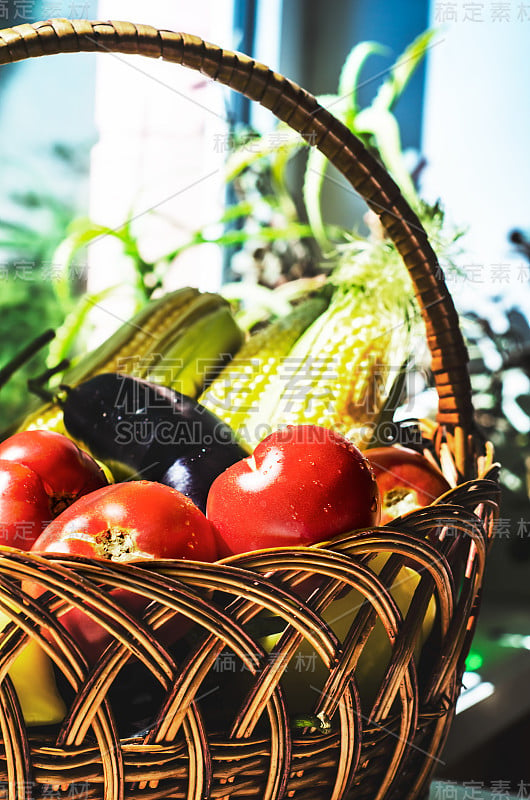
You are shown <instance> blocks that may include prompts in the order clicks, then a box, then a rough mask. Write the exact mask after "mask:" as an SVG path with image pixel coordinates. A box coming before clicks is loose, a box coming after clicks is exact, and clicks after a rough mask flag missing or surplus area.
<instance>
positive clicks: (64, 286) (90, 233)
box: [54, 217, 128, 304]
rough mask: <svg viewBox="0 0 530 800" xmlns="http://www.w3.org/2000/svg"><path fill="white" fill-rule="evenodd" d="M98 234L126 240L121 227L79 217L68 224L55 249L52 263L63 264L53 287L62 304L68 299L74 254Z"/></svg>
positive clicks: (67, 301) (97, 237)
mask: <svg viewBox="0 0 530 800" xmlns="http://www.w3.org/2000/svg"><path fill="white" fill-rule="evenodd" d="M100 236H114V237H116V238H117V239H120V240H121V241H123V242H124V244H126V243H127V242H128V238H127V237H125V236H124V233H123V231H122V230H121V229H114V228H109V227H107V226H106V225H98V224H97V223H95V222H93V221H92V220H91V219H89V218H87V217H81V218H79V219H77V220H75V221H74V222H73V223H72V224H71V225H70V227H69V232H68V235H67V236H66V237H65V238H64V239H63V241H62V242H61V243H60V245H59V246H58V247H57V249H56V250H55V253H54V263H55V264H62V265H63V271H62V274H61V275H59V276H58V277H57V278H56V279H55V289H56V292H57V296H58V297H59V299H60V300H61V302H63V303H64V304H68V303H69V301H70V269H71V266H72V263H73V260H74V257H75V255H76V254H77V253H78V252H79V251H80V250H82V249H83V248H84V247H87V245H89V244H90V243H91V242H93V241H94V240H95V239H99V237H100Z"/></svg>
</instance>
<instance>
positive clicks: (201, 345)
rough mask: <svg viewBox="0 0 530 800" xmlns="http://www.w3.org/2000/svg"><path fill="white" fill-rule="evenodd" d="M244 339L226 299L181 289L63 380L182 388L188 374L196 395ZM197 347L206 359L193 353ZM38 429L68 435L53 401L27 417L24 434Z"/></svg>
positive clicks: (124, 328) (155, 304)
mask: <svg viewBox="0 0 530 800" xmlns="http://www.w3.org/2000/svg"><path fill="white" fill-rule="evenodd" d="M242 341H243V333H242V331H241V330H240V329H239V327H238V325H237V324H236V322H235V320H234V318H233V316H232V314H231V313H230V309H229V305H228V303H227V301H226V300H225V299H224V298H222V297H221V296H220V295H218V294H215V293H201V292H199V291H198V290H197V289H191V288H186V289H181V290H178V291H176V292H172V293H170V294H167V295H164V296H163V297H162V298H160V299H157V300H155V301H152V302H150V303H148V304H147V305H146V306H145V307H144V308H143V309H142V310H141V311H140V312H139V313H138V314H136V315H135V316H134V317H133V318H132V319H131V320H129V321H128V322H126V323H125V324H123V325H122V326H121V327H120V328H119V329H118V330H117V331H116V333H114V334H113V336H111V337H110V338H109V339H108V340H107V341H106V342H104V343H103V344H102V345H101V346H100V347H98V348H97V349H96V350H94V351H93V352H91V353H89V354H87V355H86V356H84V357H83V358H81V359H80V361H79V362H78V363H77V364H76V365H75V366H73V367H72V368H71V369H69V370H68V371H67V372H66V373H65V374H64V376H63V378H62V382H63V383H65V384H67V385H69V386H75V385H77V384H79V383H81V382H83V381H85V380H88V379H89V378H91V377H92V376H93V375H97V374H99V373H103V372H122V373H124V374H128V375H134V376H136V377H139V378H144V377H149V378H150V379H151V380H153V381H154V382H162V381H163V380H166V381H168V382H169V385H174V387H175V388H179V386H178V383H179V380H180V371H181V370H182V371H183V372H184V375H183V378H184V379H185V387H186V389H187V390H188V391H189V393H190V394H192V396H194V397H196V396H197V394H198V393H199V392H200V391H201V389H202V388H203V386H204V384H205V380H206V379H207V378H208V375H212V374H215V371H216V370H218V369H220V368H221V366H222V365H223V364H224V363H225V360H226V359H227V358H229V357H231V356H232V355H233V354H234V353H235V352H236V351H237V350H238V348H239V347H240V345H241V343H242ZM181 345H182V354H181V353H180V349H179V348H180V346H181ZM194 346H195V347H196V349H197V353H198V354H200V358H197V357H195V356H194V355H193V348H194ZM205 364H206V367H207V368H206V370H205ZM183 383H184V381H183ZM35 428H47V429H50V430H57V431H59V432H61V433H64V432H65V431H64V426H63V424H62V411H61V408H60V406H59V405H58V404H57V403H55V402H50V403H47V404H46V405H44V406H42V407H40V408H38V409H37V410H36V411H34V412H32V413H31V414H30V415H29V416H28V417H26V419H25V420H24V422H23V424H22V426H21V427H20V430H26V429H35Z"/></svg>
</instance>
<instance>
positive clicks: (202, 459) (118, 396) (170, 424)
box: [62, 372, 248, 511]
mask: <svg viewBox="0 0 530 800" xmlns="http://www.w3.org/2000/svg"><path fill="white" fill-rule="evenodd" d="M62 388H63V389H64V390H65V397H64V398H63V401H62V406H63V417H64V425H65V428H66V430H67V432H68V433H69V434H70V436H72V437H73V438H74V439H76V440H77V441H78V442H80V443H81V444H82V445H84V446H85V447H86V448H87V450H89V452H90V453H91V454H92V455H93V456H95V458H98V459H100V460H101V461H103V462H105V463H107V464H108V465H109V467H110V469H111V470H112V471H113V473H114V474H115V476H116V477H117V478H118V479H124V478H142V479H145V480H149V481H158V482H159V483H164V484H166V485H167V486H172V487H173V488H174V489H177V490H178V491H179V492H182V494H185V495H186V496H187V497H189V498H190V499H191V500H193V502H194V503H195V504H196V505H197V506H198V507H199V508H200V509H201V511H205V509H206V498H207V496H208V491H209V489H210V486H211V485H212V483H213V481H214V480H215V478H216V477H217V476H218V475H219V474H220V473H221V472H223V471H224V470H225V469H226V468H227V467H229V466H231V465H232V464H234V463H235V462H236V461H239V460H241V459H242V458H246V456H247V455H248V452H247V451H246V450H244V449H243V448H242V447H241V445H240V444H238V442H237V440H236V438H235V436H234V433H233V431H232V429H231V428H230V427H229V426H228V425H226V424H225V423H224V422H223V421H222V420H220V419H219V418H218V417H217V416H215V414H212V412H211V411H208V410H207V409H206V408H204V406H202V405H201V404H200V403H198V402H197V401H196V400H194V399H193V398H191V397H188V396H187V395H184V394H181V393H180V392H177V391H175V390H174V389H171V388H169V387H166V386H158V385H157V384H154V383H150V382H148V381H145V380H141V379H139V378H133V377H131V376H130V375H122V374H120V373H116V372H111V373H103V374H100V375H96V376H95V377H93V378H90V379H89V380H87V381H85V382H84V383H80V384H79V385H78V386H75V387H71V388H70V387H62Z"/></svg>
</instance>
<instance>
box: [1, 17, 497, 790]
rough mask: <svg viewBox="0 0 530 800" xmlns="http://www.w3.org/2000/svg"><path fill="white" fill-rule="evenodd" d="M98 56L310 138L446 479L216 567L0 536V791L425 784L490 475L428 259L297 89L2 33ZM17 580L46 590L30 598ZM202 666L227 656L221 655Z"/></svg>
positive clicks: (250, 70)
mask: <svg viewBox="0 0 530 800" xmlns="http://www.w3.org/2000/svg"><path fill="white" fill-rule="evenodd" d="M98 50H102V51H106V52H119V53H136V54H142V55H145V56H149V57H152V58H164V59H166V60H168V61H175V62H177V63H179V64H183V65H185V66H187V67H191V68H193V69H195V70H200V71H201V72H202V73H204V74H205V75H207V76H209V77H210V78H213V79H214V80H217V81H220V82H221V83H223V84H225V85H227V86H230V87H231V88H233V89H236V90H238V91H240V92H242V93H244V94H245V95H247V96H248V97H249V98H251V99H252V100H254V101H257V102H260V103H261V104H263V105H264V106H266V107H267V108H269V109H271V110H272V111H273V113H274V114H276V115H277V117H278V118H280V119H281V120H283V121H285V122H287V123H288V124H289V125H290V126H291V127H292V128H293V129H295V130H297V131H299V132H301V133H302V134H303V135H304V136H305V137H306V138H307V140H308V141H309V142H312V143H314V144H315V145H316V146H317V147H318V148H319V149H320V150H321V151H322V152H323V153H324V154H325V155H326V156H327V158H328V159H329V160H330V161H331V162H332V163H333V164H334V165H335V166H336V167H337V168H338V169H339V170H340V171H341V172H342V173H343V174H344V176H346V178H347V179H348V180H349V181H350V182H351V184H352V186H353V187H354V188H355V189H356V190H357V191H358V192H359V193H360V194H361V195H362V196H363V197H364V199H365V200H366V202H367V203H368V205H369V207H370V208H371V209H373V210H374V211H375V212H376V213H377V214H378V215H379V217H380V219H381V221H382V224H383V226H384V228H385V230H386V232H387V234H388V235H389V237H391V239H392V240H393V241H394V243H395V245H396V247H397V249H398V251H399V253H400V254H401V257H402V259H403V260H404V262H405V264H406V265H407V267H408V269H409V271H410V274H411V276H412V280H413V282H414V286H415V290H416V294H417V297H418V300H419V303H420V305H421V308H422V312H423V315H424V319H425V323H426V330H427V337H428V344H429V347H430V350H431V353H432V368H433V372H434V377H435V383H436V388H437V391H438V395H439V414H438V424H437V425H436V426H433V430H432V432H431V434H432V435H431V437H430V438H431V442H432V447H433V452H434V453H435V454H436V455H437V456H438V458H439V459H440V460H441V462H442V464H443V465H444V468H445V469H446V470H447V469H451V470H455V471H456V472H455V474H456V475H457V476H458V484H459V485H457V486H456V488H455V489H453V490H452V491H451V492H449V493H448V494H446V495H444V496H443V497H442V498H441V499H440V500H438V501H436V502H435V503H434V504H433V505H432V506H430V507H429V508H427V509H423V510H421V511H418V512H415V513H413V514H411V515H408V516H407V517H406V518H403V519H402V520H398V521H396V522H395V523H394V524H392V525H388V526H386V527H384V528H376V529H372V530H367V531H361V532H357V533H354V534H350V535H348V536H343V537H339V538H338V539H336V540H334V541H333V542H332V543H328V544H325V545H322V546H318V547H313V548H308V549H301V548H285V549H281V550H271V551H260V552H259V553H251V554H248V555H245V556H240V557H237V558H236V559H234V560H232V561H231V562H230V563H227V564H202V563H192V562H186V561H175V562H167V561H166V562H149V563H147V564H146V565H145V566H143V565H123V564H117V563H113V562H105V563H102V562H94V561H91V560H89V559H83V558H70V557H64V558H63V557H60V558H59V557H57V556H55V557H52V556H46V557H40V556H36V555H33V554H29V553H25V552H20V551H17V550H5V551H4V552H2V555H1V557H0V610H2V611H3V612H4V613H6V614H8V615H9V616H10V617H11V618H12V619H13V624H11V625H9V626H8V627H7V628H6V629H5V630H4V631H3V633H2V635H1V637H0V665H1V671H0V675H1V683H0V725H1V736H2V740H3V747H2V750H1V752H0V789H2V790H4V791H5V793H6V795H8V796H9V797H10V798H15V797H16V798H20V800H21V799H22V798H27V797H28V796H29V795H30V794H31V795H32V796H34V797H41V796H42V797H45V796H48V797H49V796H51V795H53V796H54V797H70V798H71V797H73V796H74V795H76V796H79V797H81V796H83V797H85V796H86V797H87V798H88V797H90V798H92V797H94V798H95V797H105V798H112V799H113V800H118V798H124V797H133V796H134V797H135V798H145V800H148V799H149V800H154V798H158V797H171V798H188V800H191V799H192V798H195V800H199V798H232V797H237V798H265V799H266V800H278V798H280V797H295V798H297V800H298V799H299V800H302V799H303V800H310V798H318V799H319V800H321V799H322V798H333V800H339V799H340V798H345V797H354V798H365V797H366V798H370V800H376V798H377V799H378V800H379V799H380V798H404V797H407V798H409V800H412V798H417V797H423V796H425V795H426V794H427V793H428V786H429V780H430V777H431V775H432V772H433V769H434V768H435V766H436V764H437V762H438V761H439V759H440V754H441V752H442V748H443V745H444V741H445V739H446V736H447V733H448V730H449V727H450V724H451V720H452V717H453V714H454V709H455V703H456V698H457V696H458V693H459V690H460V684H461V676H462V672H463V668H464V660H465V657H466V654H467V652H468V649H469V645H470V642H471V638H472V635H473V629H474V625H475V621H476V615H477V611H478V607H479V601H480V593H481V585H482V580H483V574H484V567H485V560H486V555H487V551H488V545H489V542H490V540H491V538H492V530H493V523H494V520H495V515H496V513H497V501H498V483H497V468H496V466H495V465H493V464H492V460H491V450H490V448H488V447H487V446H486V447H484V446H483V445H482V444H481V443H480V440H479V438H478V437H477V435H476V434H475V432H474V429H473V408H472V402H471V391H470V382H469V377H468V372H467V365H466V360H467V356H466V349H465V345H464V343H463V340H462V337H461V334H460V330H459V326H458V319H457V315H456V312H455V309H454V306H453V303H452V300H451V297H450V295H449V293H448V291H447V288H446V285H445V283H444V279H443V276H442V274H441V271H440V269H439V267H438V264H437V261H436V256H435V254H434V252H433V250H432V249H431V247H430V245H429V243H428V241H427V237H426V234H425V232H424V230H423V228H422V226H421V224H420V222H419V221H418V219H417V218H416V216H415V215H414V213H413V212H412V211H411V210H410V208H409V207H408V206H407V204H406V203H405V201H404V200H403V198H402V196H401V195H400V192H399V190H398V189H397V187H396V186H395V184H394V183H393V181H392V180H391V179H390V178H389V176H388V175H387V174H386V172H385V171H384V169H383V168H382V167H381V165H380V164H379V163H378V162H376V161H375V160H374V159H373V158H372V157H371V156H370V155H369V154H368V153H367V152H366V150H365V149H364V148H363V146H362V145H361V144H360V142H359V141H358V140H357V139H356V138H355V137H354V136H353V135H352V134H351V133H350V132H349V131H348V130H347V129H346V128H345V127H344V126H343V125H342V124H341V123H340V122H338V121H337V120H336V119H335V118H334V117H333V116H332V115H331V114H330V113H329V112H327V111H326V110H325V109H323V108H322V107H320V106H319V105H318V103H317V101H316V100H315V98H314V97H312V96H311V95H310V94H308V93H307V92H306V91H304V90H303V89H301V88H299V87H298V86H296V85H295V84H293V83H292V82H290V81H288V80H287V79H286V78H284V77H282V76H281V75H278V74H275V73H273V72H272V71H271V70H269V69H268V68H266V67H264V66H263V65H261V64H256V63H255V62H254V61H252V60H250V59H249V58H247V57H245V56H243V55H241V54H236V53H232V52H227V51H224V50H221V49H220V48H218V47H216V46H214V45H211V44H208V43H206V42H204V41H202V40H201V39H198V38H196V37H192V36H188V35H185V34H180V33H172V32H168V31H162V30H156V29H155V28H151V27H148V26H136V25H133V24H131V23H128V22H104V23H102V22H97V23H93V22H88V21H84V20H82V21H68V20H52V21H47V22H42V23H37V24H34V25H29V24H27V25H21V26H19V27H16V28H12V29H9V30H4V31H1V32H0V63H6V62H12V61H17V60H20V59H25V58H32V57H34V56H42V55H48V54H55V53H59V52H77V51H98ZM380 552H384V553H390V554H391V555H390V557H389V558H388V560H387V562H386V564H385V566H384V567H383V569H382V570H380V571H379V572H377V571H373V570H371V569H370V566H369V564H370V560H371V558H372V557H373V555H374V554H376V553H380ZM405 564H406V565H407V566H408V568H410V569H414V570H416V572H417V573H418V580H419V582H418V584H417V589H416V591H415V593H414V596H413V599H412V602H411V604H410V607H409V610H408V612H407V614H406V615H405V616H404V617H403V616H402V615H401V613H400V611H399V608H398V606H397V604H396V602H395V601H394V600H393V597H392V595H391V594H390V592H389V588H388V587H391V586H392V583H393V581H394V579H395V577H396V575H397V573H398V572H399V570H400V569H401V568H402V567H403V565H405ZM315 576H318V585H317V588H316V589H315V590H314V591H313V592H312V594H311V596H310V597H309V598H305V600H302V599H301V598H302V595H301V592H300V583H301V582H302V585H307V583H308V582H307V578H308V577H311V579H312V580H313V581H315V580H316V578H315ZM28 579H30V580H31V581H32V582H34V583H40V584H41V585H42V586H43V587H45V588H46V589H47V590H49V591H47V592H46V593H45V594H43V595H41V597H40V599H39V600H38V601H37V600H34V599H32V598H30V597H29V596H28V595H27V594H25V592H24V591H23V587H24V583H23V581H26V580H28ZM304 580H305V581H306V583H305V584H304V583H303V581H304ZM21 587H22V588H21ZM116 587H121V588H126V589H129V590H132V591H135V592H139V593H141V594H144V595H145V596H147V597H149V598H150V599H151V600H152V602H151V603H150V605H149V607H148V609H147V611H146V612H145V614H144V617H143V618H142V619H136V618H134V617H132V616H131V615H130V614H128V613H127V611H126V610H125V609H123V608H120V607H117V606H116V604H115V601H114V599H113V597H112V596H111V594H110V591H111V590H112V589H115V588H116ZM351 587H353V588H354V589H356V590H357V591H358V592H360V593H361V596H363V597H365V598H366V599H367V600H368V602H365V603H364V604H362V605H360V607H359V608H356V609H354V610H352V613H351V616H352V619H351V627H350V630H349V633H348V634H347V636H346V638H345V639H344V641H339V640H338V638H337V636H336V635H335V633H334V631H333V629H332V627H330V625H328V624H326V623H325V622H324V620H323V618H322V614H323V613H324V611H326V610H327V611H328V612H329V610H330V609H333V603H334V602H336V600H337V598H340V595H341V593H344V591H345V590H346V589H349V588H351ZM433 597H434V598H435V601H436V609H437V611H436V622H435V624H434V628H433V630H432V632H431V634H430V637H429V639H428V641H427V643H426V645H425V646H424V647H423V649H422V651H421V658H419V659H418V658H415V657H414V647H415V643H416V642H417V640H418V639H419V637H420V636H421V628H422V622H423V619H424V615H425V613H426V610H427V608H428V605H429V603H430V602H431V600H432V598H433ZM70 606H74V607H78V608H82V609H84V611H85V613H89V614H90V615H92V616H93V618H94V619H96V620H98V621H100V622H101V624H103V625H105V626H106V627H107V629H109V630H110V631H112V633H113V637H114V641H113V644H112V645H110V646H109V648H108V649H107V650H106V652H105V653H104V655H103V656H102V658H101V659H100V660H99V662H98V663H97V665H96V666H95V667H93V668H92V669H91V670H90V669H89V668H88V667H87V665H86V662H85V661H84V659H83V657H82V655H81V653H80V652H79V649H78V648H77V647H76V645H75V643H74V641H73V640H72V639H71V638H70V636H69V635H68V633H67V631H66V630H65V628H64V627H63V626H62V625H61V622H60V616H61V613H64V610H65V608H68V607H70ZM15 607H16V608H17V609H18V610H17V612H16V613H15V612H13V610H12V609H13V608H15ZM271 612H272V613H273V614H276V615H279V617H281V618H283V620H285V624H286V625H287V629H286V632H285V633H284V634H283V636H282V637H281V639H280V640H279V642H278V643H277V645H276V648H275V649H274V651H273V653H272V656H273V657H271V654H268V653H266V652H265V650H264V648H263V647H262V643H261V641H260V639H259V638H258V637H257V635H256V633H255V626H254V627H253V624H252V623H253V621H255V620H256V618H257V615H258V614H260V613H261V614H262V615H263V613H268V614H270V613H271ZM177 613H178V614H181V615H186V616H188V617H189V618H190V619H191V620H193V627H192V630H191V636H188V637H186V642H187V644H186V648H183V647H182V649H181V650H179V649H178V648H177V649H175V648H167V647H165V646H164V645H163V643H162V641H161V639H162V638H163V637H161V636H160V635H158V636H157V632H158V630H159V628H160V626H161V625H163V624H164V623H165V622H167V621H168V620H170V619H171V618H172V617H173V616H174V615H175V614H177ZM327 618H328V619H329V616H328V617H327ZM377 618H379V619H380V620H381V621H382V623H383V625H384V629H385V630H386V636H387V637H388V642H389V643H390V645H391V648H390V652H391V654H392V655H391V658H390V659H389V663H388V666H387V668H386V671H385V673H384V676H383V677H382V678H381V680H380V681H379V685H378V688H377V691H376V693H375V695H374V697H373V698H372V702H370V703H369V704H368V705H367V704H366V701H365V700H364V699H363V698H362V697H361V695H360V692H359V687H358V680H357V671H356V666H357V662H358V660H359V657H360V655H361V653H362V651H363V648H364V647H365V645H366V642H367V640H369V635H370V632H371V631H372V630H373V628H374V625H375V624H376V620H377ZM378 624H379V623H378ZM253 631H254V634H253ZM28 637H32V638H33V639H35V640H36V641H38V642H39V643H40V644H41V645H42V647H43V648H45V649H46V651H47V652H48V653H49V655H50V656H51V658H52V659H53V662H54V665H55V669H56V673H57V676H58V682H59V685H61V686H62V687H63V689H64V691H65V693H66V695H67V697H68V713H67V716H66V718H65V720H64V722H63V723H62V724H61V725H59V726H57V728H41V729H36V728H26V726H25V724H24V720H23V717H22V713H21V708H20V705H19V701H18V698H17V695H16V693H15V691H14V689H13V685H12V683H11V680H10V678H9V676H8V675H7V672H8V670H9V667H10V665H11V664H12V662H13V659H14V658H15V657H16V655H17V654H18V653H19V652H20V650H21V648H23V647H24V645H25V643H26V642H27V641H28ZM304 639H305V640H306V642H307V643H309V645H310V646H311V647H312V648H313V649H314V652H315V654H316V655H317V656H318V659H319V662H320V661H321V662H322V668H323V669H324V680H323V684H322V685H321V686H320V690H319V691H318V693H317V692H312V690H311V685H312V681H313V680H314V676H313V675H312V673H311V672H309V673H308V674H307V675H305V674H304V673H303V672H301V673H300V681H306V683H307V695H308V697H309V701H308V702H309V704H310V705H311V706H312V707H311V708H308V709H307V714H308V719H307V720H305V721H304V720H302V721H300V720H298V727H293V725H292V719H291V715H292V709H290V708H289V707H288V697H287V696H286V693H285V691H284V689H283V688H282V685H281V684H280V675H281V671H282V668H283V667H284V666H285V664H288V665H292V664H293V663H294V659H295V657H296V656H297V653H299V647H300V645H301V642H302V641H303V640H304ZM309 645H308V646H309ZM227 659H228V660H227ZM222 663H225V664H230V665H233V667H234V668H232V667H230V668H229V669H225V670H222V669H220V668H219V665H220V664H222ZM288 668H289V667H288ZM135 681H136V683H135ZM138 681H139V685H141V686H142V687H144V688H145V692H146V693H147V697H148V704H149V707H150V720H148V724H147V727H146V729H145V730H143V731H141V732H138V731H126V730H125V731H124V730H123V727H124V726H123V721H122V720H121V719H120V718H119V714H120V712H119V709H120V708H121V709H123V708H124V707H126V706H127V704H128V703H129V702H131V703H132V700H133V699H134V691H135V690H134V686H137V685H138ZM131 687H133V688H131Z"/></svg>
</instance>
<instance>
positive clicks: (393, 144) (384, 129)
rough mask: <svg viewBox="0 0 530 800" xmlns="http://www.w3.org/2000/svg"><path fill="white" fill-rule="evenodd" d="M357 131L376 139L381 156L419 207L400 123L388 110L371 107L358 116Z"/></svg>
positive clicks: (408, 197) (394, 176) (413, 203)
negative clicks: (407, 164) (404, 151)
mask: <svg viewBox="0 0 530 800" xmlns="http://www.w3.org/2000/svg"><path fill="white" fill-rule="evenodd" d="M357 130H358V132H360V133H369V134H371V135H372V136H373V138H374V139H375V143H376V146H377V149H378V151H379V155H380V157H381V159H382V161H383V162H384V164H385V166H386V167H387V169H388V171H389V172H390V173H391V175H392V177H393V178H394V180H395V181H396V183H397V184H398V186H399V188H400V189H401V191H402V193H403V194H404V195H405V197H406V198H407V200H408V201H409V203H411V204H412V205H413V206H416V207H417V206H418V204H419V198H418V195H417V192H416V189H415V187H414V184H413V182H412V178H411V177H410V174H409V172H408V170H407V168H406V166H405V162H404V160H403V151H402V149H401V135H400V131H399V125H398V121H397V119H396V118H395V116H394V115H393V114H392V112H391V111H388V110H387V109H386V108H382V107H379V106H378V107H375V106H373V105H372V106H370V107H369V108H365V109H364V110H363V111H360V112H359V114H358V115H357Z"/></svg>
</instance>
